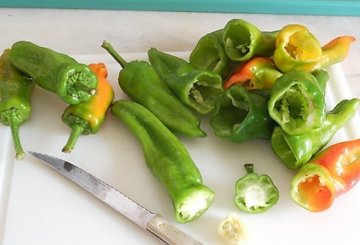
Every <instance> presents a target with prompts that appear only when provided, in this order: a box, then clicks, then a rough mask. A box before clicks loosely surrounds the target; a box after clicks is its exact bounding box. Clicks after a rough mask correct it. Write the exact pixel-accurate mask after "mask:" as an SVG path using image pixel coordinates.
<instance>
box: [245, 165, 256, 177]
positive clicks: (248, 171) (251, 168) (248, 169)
mask: <svg viewBox="0 0 360 245" xmlns="http://www.w3.org/2000/svg"><path fill="white" fill-rule="evenodd" d="M244 167H245V169H246V172H247V173H248V174H251V173H254V164H252V163H245V165H244Z"/></svg>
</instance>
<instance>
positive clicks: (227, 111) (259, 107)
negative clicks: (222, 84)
mask: <svg viewBox="0 0 360 245" xmlns="http://www.w3.org/2000/svg"><path fill="white" fill-rule="evenodd" d="M210 126H211V127H212V128H213V130H214V132H215V135H217V136H219V137H221V138H225V139H228V140H230V141H232V142H243V141H247V140H251V139H258V138H260V139H270V137H271V133H272V129H273V127H274V122H273V120H272V119H271V118H270V116H269V114H268V111H267V101H266V99H265V98H264V97H263V96H261V95H259V94H256V93H252V92H249V91H248V90H247V89H245V88H244V87H243V86H241V85H234V86H231V87H230V88H229V89H227V90H224V91H223V92H222V93H221V94H220V95H219V97H218V99H217V101H216V104H215V108H214V110H213V113H212V114H211V115H210Z"/></svg>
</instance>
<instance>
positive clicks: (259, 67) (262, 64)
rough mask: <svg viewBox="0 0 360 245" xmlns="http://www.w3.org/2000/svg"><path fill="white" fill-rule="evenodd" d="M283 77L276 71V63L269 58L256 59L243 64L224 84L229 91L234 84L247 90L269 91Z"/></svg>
mask: <svg viewBox="0 0 360 245" xmlns="http://www.w3.org/2000/svg"><path fill="white" fill-rule="evenodd" d="M281 75H282V73H281V72H279V71H278V70H276V69H275V65H274V62H273V61H272V59H270V58H268V57H254V58H252V59H250V60H248V61H247V62H246V63H243V64H241V65H240V66H239V68H238V69H237V70H236V71H235V72H234V74H233V75H231V76H230V78H229V79H228V80H227V81H226V82H225V83H224V88H225V89H227V88H229V87H230V86H232V85H234V84H237V83H239V84H242V85H243V86H244V87H245V88H247V89H249V90H250V89H269V88H271V87H272V85H273V84H274V82H275V80H276V79H277V78H278V77H280V76H281Z"/></svg>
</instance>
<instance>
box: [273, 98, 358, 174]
mask: <svg viewBox="0 0 360 245" xmlns="http://www.w3.org/2000/svg"><path fill="white" fill-rule="evenodd" d="M359 105H360V100H359V99H356V98H354V99H351V100H342V101H340V102H339V103H338V104H337V105H336V106H335V108H334V109H333V110H332V111H330V112H328V113H327V115H326V119H325V121H324V122H323V123H322V124H321V126H320V127H318V128H315V129H313V130H311V131H309V132H307V133H304V134H299V135H289V134H286V133H285V132H284V131H283V130H282V129H281V127H279V126H278V127H275V129H274V131H273V134H272V136H271V146H272V149H273V151H274V153H275V154H276V155H277V156H278V157H279V158H280V160H281V161H282V162H283V163H284V165H285V166H287V167H288V168H289V169H299V168H300V167H301V166H303V165H304V164H306V163H307V162H308V161H309V160H310V159H311V158H312V157H313V156H314V154H316V153H317V152H318V151H319V150H321V149H322V148H323V147H324V146H325V145H326V144H327V143H328V142H329V141H330V140H331V139H332V138H333V136H334V135H335V133H336V132H337V131H338V130H339V129H340V128H342V127H343V126H344V125H345V124H346V123H347V122H348V121H349V120H350V119H351V118H352V117H353V116H354V115H355V113H356V111H357V108H358V106H359Z"/></svg>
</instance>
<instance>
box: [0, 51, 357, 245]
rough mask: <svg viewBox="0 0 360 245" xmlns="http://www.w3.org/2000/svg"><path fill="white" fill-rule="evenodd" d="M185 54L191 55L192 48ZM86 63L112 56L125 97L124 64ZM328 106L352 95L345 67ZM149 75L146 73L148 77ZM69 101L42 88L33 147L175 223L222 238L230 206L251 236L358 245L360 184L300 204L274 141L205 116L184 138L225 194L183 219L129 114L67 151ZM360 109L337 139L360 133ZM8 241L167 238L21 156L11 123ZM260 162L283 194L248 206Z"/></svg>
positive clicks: (25, 138)
mask: <svg viewBox="0 0 360 245" xmlns="http://www.w3.org/2000/svg"><path fill="white" fill-rule="evenodd" d="M177 55H179V56H183V57H187V54H186V53H178V54H177ZM74 58H75V59H77V60H78V61H80V62H83V63H85V64H89V63H98V62H104V63H105V64H106V65H107V67H108V71H109V77H108V79H109V80H110V81H111V82H112V83H113V86H114V90H115V96H116V99H119V98H125V95H124V94H123V93H122V91H121V90H120V88H119V86H118V84H117V76H118V72H119V70H120V66H119V65H118V64H117V63H116V62H114V61H113V59H112V58H111V57H110V56H109V55H106V54H105V55H93V56H92V55H86V56H84V55H80V56H74ZM124 58H126V59H127V60H129V61H130V60H132V59H135V58H138V59H146V54H144V53H140V54H124ZM329 72H330V77H331V81H329V84H328V90H327V104H328V108H329V109H332V108H333V106H334V105H335V104H336V103H337V102H338V101H340V100H341V99H345V98H347V99H348V98H351V96H350V92H349V88H348V87H347V83H346V80H345V78H344V75H343V73H342V70H341V66H340V65H335V66H333V67H332V68H330V70H329ZM144 79H146V77H144ZM65 107H66V105H65V104H64V103H63V102H61V101H60V99H58V97H56V96H55V95H54V94H52V93H49V92H47V91H45V90H43V89H41V88H39V87H36V89H35V92H34V96H33V113H32V116H31V119H30V120H29V121H28V122H27V123H26V124H24V125H23V126H22V127H21V131H20V135H21V140H22V143H23V147H24V149H25V150H32V151H38V152H43V153H47V154H51V155H54V156H57V157H60V158H63V159H66V160H68V161H70V162H73V163H74V164H76V165H78V166H80V167H82V168H84V169H85V170H87V171H89V172H91V173H92V174H94V175H96V176H97V177H99V178H100V179H102V180H104V181H105V182H107V183H108V184H110V185H112V186H113V187H115V188H117V189H118V190H120V191H122V192H123V193H124V194H126V195H128V196H129V197H130V198H132V199H133V200H135V201H137V202H138V203H140V204H142V205H143V206H145V207H146V208H148V209H149V210H151V211H153V212H158V213H160V214H162V215H163V217H164V218H166V219H167V220H168V221H169V222H171V223H172V224H173V225H175V226H177V227H178V228H180V229H183V230H184V231H186V232H188V233H189V234H191V235H192V236H194V237H195V238H197V239H198V240H200V241H201V242H203V243H204V244H207V245H221V244H224V242H223V240H221V238H220V237H219V236H218V234H217V226H218V225H219V223H220V222H221V221H222V219H223V218H225V216H226V215H228V214H229V213H233V212H235V213H237V215H238V216H239V217H240V218H241V220H242V222H243V223H244V226H245V228H246V229H247V233H248V236H247V239H246V240H245V242H244V244H254V245H260V244H292V245H296V244H299V245H304V244H307V245H312V244H314V245H320V244H327V245H332V244H334V245H335V244H344V245H355V244H356V245H358V244H359V242H360V238H359V225H358V224H359V221H360V210H359V206H360V185H358V186H355V187H354V188H353V189H352V190H351V191H350V192H348V193H346V194H344V195H342V196H340V197H338V198H337V199H336V200H335V202H334V204H333V206H332V207H331V208H330V209H328V210H327V211H324V212H320V213H311V212H309V211H306V210H304V209H303V208H301V207H299V206H298V205H297V204H295V203H294V202H293V201H292V200H291V198H290V195H289V186H290V181H291V179H292V177H293V175H294V172H293V171H290V170H288V169H286V167H284V165H282V163H281V162H280V161H279V160H278V159H277V157H276V156H275V155H274V154H273V152H272V150H271V147H270V142H268V141H262V140H258V141H252V142H247V143H243V144H234V143H230V142H227V141H225V140H222V139H220V138H217V137H215V136H214V135H213V132H212V130H211V128H210V127H209V126H208V124H207V121H206V119H204V120H203V123H202V127H203V128H204V129H205V130H206V131H207V133H208V136H207V137H206V138H203V139H190V138H181V139H182V140H183V142H184V143H185V145H186V146H187V148H188V150H189V152H190V154H191V156H192V157H193V160H194V162H195V163H196V164H197V166H198V167H199V169H200V171H201V173H202V176H203V181H204V183H205V184H206V185H208V186H209V187H211V188H212V189H213V190H214V191H215V193H216V197H215V200H214V203H213V205H212V206H211V207H210V209H209V210H208V211H207V212H206V213H205V214H204V215H203V216H201V217H200V218H199V219H197V220H196V221H194V222H192V223H187V224H178V223H176V222H175V220H174V218H173V208H172V204H171V201H170V199H169V197H168V195H167V193H166V192H165V189H163V188H162V187H161V186H160V184H159V183H158V182H157V180H156V179H155V178H154V177H153V175H152V174H151V173H150V171H149V170H148V168H147V167H146V164H145V162H144V160H143V155H142V151H141V149H140V145H139V144H138V142H137V141H136V140H135V138H134V136H133V135H132V134H131V133H130V132H129V131H128V129H127V128H126V127H125V126H124V125H123V124H122V122H121V121H120V120H118V119H117V118H115V117H114V116H112V115H111V114H110V113H109V114H108V116H107V119H106V121H105V124H104V125H103V127H102V129H101V130H100V131H99V133H98V134H96V135H89V136H82V137H80V138H79V140H78V142H77V145H76V147H75V149H74V150H73V152H72V153H70V154H66V153H62V152H61V149H62V147H63V145H64V144H65V143H66V140H67V138H68V135H69V133H70V129H69V127H68V126H67V125H65V124H64V123H62V121H61V114H62V112H63V110H64V108H65ZM359 122H360V120H359V117H358V116H357V115H356V116H355V117H354V118H353V119H352V120H351V122H349V123H348V124H347V125H346V127H345V128H344V129H342V130H341V131H339V132H338V133H337V134H336V136H335V137H334V138H333V140H332V141H331V143H334V142H338V141H341V140H347V139H354V138H357V137H360V130H359V128H358V127H357V126H356V125H359ZM0 139H1V140H0V200H1V202H0V208H1V209H0V243H1V242H2V243H3V245H24V244H34V245H63V244H67V245H72V244H74V245H85V244H86V245H88V244H106V245H108V244H132V245H136V244H139V245H140V244H147V245H148V244H159V242H158V241H157V240H156V239H155V238H153V237H152V236H151V235H149V234H148V233H146V232H145V231H143V230H141V229H140V228H138V227H137V226H136V225H134V224H133V223H131V222H130V221H128V220H127V219H126V218H124V217H123V216H122V215H120V214H119V213H117V212H115V211H114V210H112V209H111V208H110V207H108V206H107V205H105V204H103V203H101V202H100V201H98V200H97V199H96V198H94V197H93V196H91V195H90V194H89V193H87V192H85V191H83V190H82V189H81V188H79V187H77V186H76V185H75V184H73V183H72V182H70V181H69V180H67V179H66V178H65V177H63V176H61V175H59V174H58V173H56V172H54V171H53V170H51V169H50V168H48V167H47V166H45V165H44V164H42V163H40V162H39V161H38V160H37V159H35V158H33V157H31V156H30V155H27V156H26V157H25V159H24V160H22V161H15V160H14V151H13V146H12V140H11V135H10V129H9V128H8V127H5V126H3V125H1V126H0ZM246 162H252V163H254V164H255V171H256V172H258V173H259V174H262V173H265V174H268V175H269V176H270V177H271V178H272V179H273V181H274V183H275V184H276V185H277V186H278V189H279V191H280V195H281V196H280V200H279V202H278V203H277V205H275V206H274V207H273V208H271V209H270V210H269V211H268V212H266V213H262V214H247V213H242V212H240V211H238V210H237V209H236V208H235V206H234V204H233V196H234V184H235V182H236V180H237V179H238V178H240V177H241V176H243V175H244V174H245V170H244V168H243V164H244V163H246Z"/></svg>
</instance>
